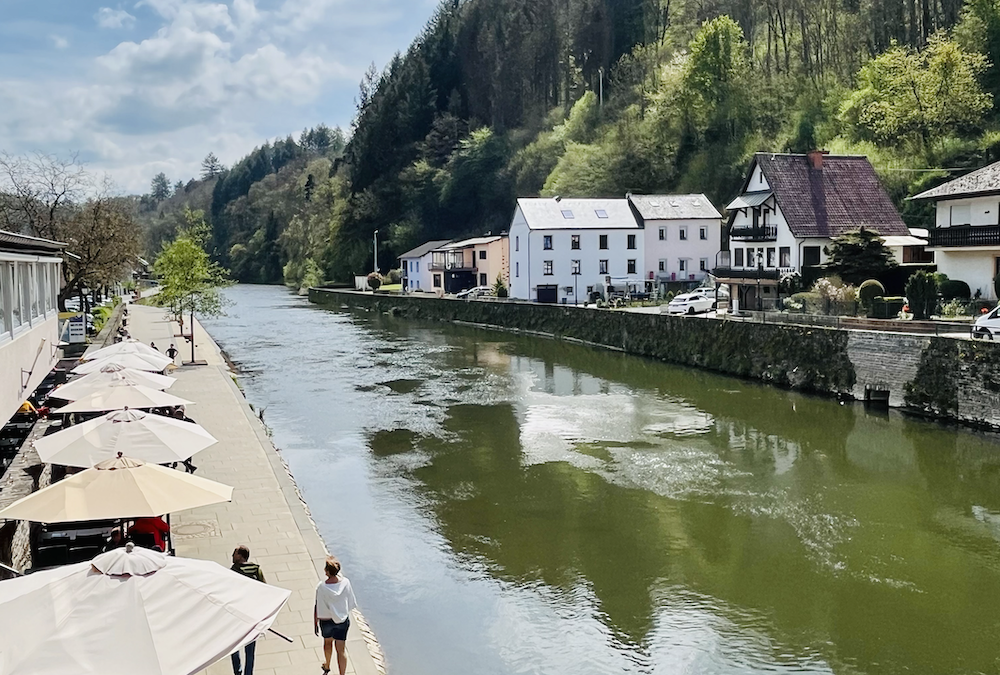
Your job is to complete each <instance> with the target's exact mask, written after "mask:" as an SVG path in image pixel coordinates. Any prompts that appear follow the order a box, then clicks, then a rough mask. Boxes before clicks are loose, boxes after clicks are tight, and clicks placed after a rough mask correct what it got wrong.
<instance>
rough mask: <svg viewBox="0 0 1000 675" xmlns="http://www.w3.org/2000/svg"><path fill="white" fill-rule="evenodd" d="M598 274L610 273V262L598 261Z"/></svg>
mask: <svg viewBox="0 0 1000 675" xmlns="http://www.w3.org/2000/svg"><path fill="white" fill-rule="evenodd" d="M597 273H598V274H607V273H608V261H607V260H598V261H597Z"/></svg>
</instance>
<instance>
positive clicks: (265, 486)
mask: <svg viewBox="0 0 1000 675" xmlns="http://www.w3.org/2000/svg"><path fill="white" fill-rule="evenodd" d="M185 328H187V327H186V326H185ZM128 331H129V333H130V334H131V335H132V337H134V338H136V339H138V340H141V341H143V342H145V343H146V344H149V343H150V342H155V343H156V346H157V348H158V349H159V350H160V351H161V352H163V351H166V349H167V347H169V346H170V343H171V342H173V343H174V344H175V345H176V347H177V349H178V350H179V351H180V354H179V355H178V357H177V359H176V362H177V363H178V365H179V364H180V363H181V361H182V360H188V359H190V358H191V345H190V343H188V342H187V341H185V340H184V339H183V338H176V337H174V336H175V335H176V334H177V333H179V332H180V330H179V326H178V325H177V324H176V323H172V322H169V321H167V320H165V318H164V310H163V309H161V308H158V307H146V306H142V305H129V316H128ZM195 340H196V348H197V353H196V357H197V358H198V360H200V361H205V362H207V365H201V366H183V367H180V368H178V369H177V370H175V371H174V372H173V373H171V375H173V376H174V377H176V378H177V382H176V383H174V385H173V386H172V387H171V388H170V389H169V390H168V391H169V392H170V393H172V394H174V395H176V396H180V397H182V398H186V399H188V400H190V401H194V403H195V404H194V405H191V406H189V407H188V408H187V410H186V412H187V414H188V416H189V417H190V418H191V419H193V420H195V421H196V422H198V423H199V424H201V425H202V426H203V427H204V428H205V429H207V430H208V432H209V433H211V434H212V435H213V436H215V438H217V439H218V440H219V442H218V443H217V444H216V445H214V446H212V447H210V448H208V449H207V450H203V451H202V452H199V453H198V454H197V455H195V456H194V458H193V459H192V462H193V463H194V464H195V466H197V467H198V471H197V474H196V475H198V476H201V477H204V478H210V479H212V480H217V481H219V482H222V483H226V484H228V485H232V486H233V487H234V488H235V489H234V490H233V500H232V502H230V503H228V504H219V505H216V506H209V507H205V508H200V509H194V510H190V511H183V512H180V513H176V514H172V515H171V526H172V531H173V536H174V544H175V547H176V550H177V555H180V556H185V557H189V558H201V559H204V560H214V561H216V562H218V563H220V564H222V565H225V566H227V567H228V566H229V565H230V564H231V563H232V552H233V549H234V548H236V546H238V545H239V544H246V545H247V546H248V547H249V548H250V555H251V560H252V561H253V562H256V563H257V564H259V565H260V566H261V568H262V569H263V571H264V575H265V577H266V578H267V581H268V583H270V584H273V585H275V586H280V587H282V588H287V589H289V590H290V591H292V595H291V598H289V600H288V603H287V605H286V606H285V607H284V608H283V609H282V611H281V613H280V614H279V615H278V619H277V621H276V622H275V623H274V626H273V628H274V630H276V631H278V632H279V633H282V634H283V635H286V636H287V637H289V638H291V639H292V642H291V643H289V642H286V641H284V640H282V639H281V638H279V637H277V636H276V635H273V634H270V633H269V634H267V636H266V637H264V638H262V639H261V640H258V642H257V653H256V664H255V667H254V675H279V674H280V675H286V674H291V673H295V674H296V675H298V674H300V673H305V674H307V675H308V674H309V673H316V674H317V675H319V673H320V672H321V671H320V665H321V663H322V661H323V648H322V640H321V639H320V638H318V637H316V636H315V635H314V634H313V601H314V593H315V588H316V584H317V583H318V582H319V580H320V578H321V577H322V569H323V562H324V560H325V558H326V555H327V550H326V547H325V545H324V543H323V541H322V539H321V538H320V536H319V533H318V532H317V531H316V527H315V525H314V524H313V521H312V519H311V518H310V517H309V511H308V508H307V507H306V505H305V504H304V503H303V501H302V500H301V498H300V495H299V492H298V489H297V488H296V486H295V483H294V481H293V480H292V479H291V476H290V475H289V473H288V470H287V468H286V466H285V465H284V463H283V462H282V459H281V457H280V455H279V454H278V452H277V450H275V448H274V446H273V445H272V443H271V441H270V439H269V437H268V436H267V433H266V431H265V428H264V425H263V424H262V423H261V422H260V420H259V419H258V418H257V417H256V415H254V413H253V411H252V410H251V408H250V406H249V405H248V404H247V401H246V399H245V398H244V397H243V394H242V393H241V392H240V391H239V389H238V387H237V386H236V384H235V382H234V380H233V376H232V373H231V371H230V369H229V367H228V365H227V363H226V361H225V359H224V358H223V356H222V353H221V351H220V349H219V347H218V345H216V344H215V341H214V340H212V338H211V337H210V336H209V335H208V333H207V332H206V331H205V330H204V329H203V328H202V327H201V326H200V325H196V330H195ZM333 552H334V553H336V551H335V550H334V551H333ZM344 573H345V574H346V575H347V576H348V577H350V576H351V570H350V569H349V568H346V569H345V570H344ZM355 590H356V593H357V595H358V601H359V602H360V603H362V606H363V603H364V595H365V592H364V589H363V588H358V589H355ZM347 655H348V666H347V672H348V673H352V674H354V675H378V674H380V673H385V668H384V659H383V657H382V653H381V650H380V649H379V647H378V643H377V642H376V641H375V637H374V634H373V633H372V631H371V629H370V628H369V627H368V625H367V623H366V622H365V621H364V618H363V617H362V616H361V615H360V614H359V613H357V612H355V614H354V615H352V617H351V632H350V636H349V639H348V641H347ZM331 665H332V672H333V673H334V675H336V672H337V663H336V655H334V659H333V662H332V664H331ZM205 672H206V673H207V674H208V675H231V673H232V664H231V663H230V662H229V659H228V658H227V659H225V660H223V661H221V662H219V663H217V664H215V665H214V666H212V667H211V668H209V669H208V670H206V671H205Z"/></svg>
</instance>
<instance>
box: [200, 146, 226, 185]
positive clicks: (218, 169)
mask: <svg viewBox="0 0 1000 675" xmlns="http://www.w3.org/2000/svg"><path fill="white" fill-rule="evenodd" d="M225 170H226V167H225V166H223V164H222V162H220V161H219V158H218V157H216V156H215V153H214V152H210V153H208V155H206V156H205V159H203V160H202V161H201V179H202V180H208V179H209V178H214V177H215V176H218V175H219V174H220V173H222V172H223V171H225Z"/></svg>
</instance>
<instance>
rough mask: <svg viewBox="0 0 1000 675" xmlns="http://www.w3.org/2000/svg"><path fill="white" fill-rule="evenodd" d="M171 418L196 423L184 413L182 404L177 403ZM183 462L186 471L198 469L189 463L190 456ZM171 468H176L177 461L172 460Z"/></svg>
mask: <svg viewBox="0 0 1000 675" xmlns="http://www.w3.org/2000/svg"><path fill="white" fill-rule="evenodd" d="M173 418H174V419H175V420H180V421H182V422H190V423H191V424H196V422H195V421H194V420H193V419H191V418H190V417H188V416H187V415H185V414H184V406H182V405H179V406H177V407H176V408H174V414H173ZM183 464H184V470H185V471H187V472H188V473H194V472H195V471H197V470H198V467H196V466H195V465H194V464H192V463H191V458H190V457H188V458H187V459H185V460H184V462H183ZM171 468H172V469H176V468H177V462H174V463H173V464H172V465H171Z"/></svg>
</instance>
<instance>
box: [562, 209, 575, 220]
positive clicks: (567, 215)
mask: <svg viewBox="0 0 1000 675" xmlns="http://www.w3.org/2000/svg"><path fill="white" fill-rule="evenodd" d="M562 217H563V218H565V219H566V220H573V218H574V216H573V212H572V211H570V210H569V209H565V210H563V212H562Z"/></svg>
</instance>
